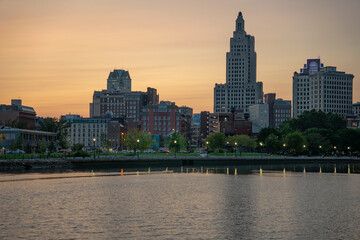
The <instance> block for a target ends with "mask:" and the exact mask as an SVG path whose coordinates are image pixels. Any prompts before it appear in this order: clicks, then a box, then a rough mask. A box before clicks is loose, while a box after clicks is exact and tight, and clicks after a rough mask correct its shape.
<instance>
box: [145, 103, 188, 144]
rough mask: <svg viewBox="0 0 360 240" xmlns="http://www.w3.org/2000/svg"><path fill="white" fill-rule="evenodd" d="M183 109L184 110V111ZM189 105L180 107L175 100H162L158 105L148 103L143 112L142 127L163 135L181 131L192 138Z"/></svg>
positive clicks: (154, 133)
mask: <svg viewBox="0 0 360 240" xmlns="http://www.w3.org/2000/svg"><path fill="white" fill-rule="evenodd" d="M182 111H183V112H182ZM185 112H187V113H190V112H191V114H192V110H191V111H190V110H189V108H187V107H178V106H176V105H175V103H174V102H168V101H161V102H160V103H159V104H158V105H147V106H145V107H144V108H143V111H142V112H141V114H140V115H141V129H142V130H143V131H144V132H149V133H151V134H153V135H159V136H161V137H166V136H169V135H170V134H171V133H173V132H174V131H177V132H180V133H181V134H182V135H183V136H184V137H185V139H186V140H187V141H189V140H190V133H191V115H188V114H186V113H185Z"/></svg>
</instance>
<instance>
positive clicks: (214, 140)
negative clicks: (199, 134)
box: [205, 132, 226, 151]
mask: <svg viewBox="0 0 360 240" xmlns="http://www.w3.org/2000/svg"><path fill="white" fill-rule="evenodd" d="M225 140H226V136H225V134H224V133H222V132H217V133H212V134H211V135H209V136H207V138H206V139H205V143H206V147H207V148H210V149H211V150H214V151H219V149H220V148H223V147H224V146H225Z"/></svg>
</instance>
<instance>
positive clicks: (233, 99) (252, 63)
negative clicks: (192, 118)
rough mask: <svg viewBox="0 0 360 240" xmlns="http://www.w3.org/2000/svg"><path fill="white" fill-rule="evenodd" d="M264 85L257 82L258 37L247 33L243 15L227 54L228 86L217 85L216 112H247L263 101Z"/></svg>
mask: <svg viewBox="0 0 360 240" xmlns="http://www.w3.org/2000/svg"><path fill="white" fill-rule="evenodd" d="M262 89H263V85H262V82H256V52H255V38H254V37H253V36H251V35H248V34H246V32H245V21H244V19H243V16H242V13H241V12H240V13H239V15H238V17H237V19H236V30H235V31H234V33H233V37H232V38H231V39H230V51H229V52H227V53H226V83H225V84H215V88H214V113H220V112H231V111H232V110H240V109H242V110H244V111H245V112H248V108H249V106H250V105H253V104H255V103H257V102H258V101H259V100H260V101H261V100H262V98H263V90H262Z"/></svg>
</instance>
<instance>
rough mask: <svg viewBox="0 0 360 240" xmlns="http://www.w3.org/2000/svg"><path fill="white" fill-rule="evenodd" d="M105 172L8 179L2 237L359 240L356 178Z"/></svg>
mask: <svg viewBox="0 0 360 240" xmlns="http://www.w3.org/2000/svg"><path fill="white" fill-rule="evenodd" d="M106 174H109V173H108V172H107V173H105V172H102V173H99V172H96V175H95V177H91V176H89V175H90V173H89V172H81V173H79V172H73V173H71V172H70V173H56V174H55V175H54V174H36V173H34V174H29V175H27V174H21V175H11V176H10V175H6V174H5V175H1V176H0V180H1V178H5V177H7V180H19V179H22V181H7V182H0V199H1V202H0V219H1V222H0V239H16V238H24V239H34V238H40V239H59V238H61V239H69V238H70V239H118V238H121V239H123V238H124V239H126V238H128V239H159V238H160V239H166V238H167V239H358V236H360V207H359V206H360V204H359V203H360V202H359V199H360V181H359V180H360V175H358V174H350V175H348V174H333V173H323V174H319V173H306V174H303V173H302V172H289V171H287V172H286V176H285V177H284V175H283V172H282V171H276V172H269V171H265V172H264V174H263V175H262V176H260V175H259V174H258V173H256V174H247V175H237V176H235V175H226V174H200V173H195V174H186V173H184V174H181V173H174V174H173V173H169V174H154V175H148V174H145V175H140V176H137V175H131V176H123V177H122V176H119V175H115V176H107V177H97V176H100V175H106ZM117 174H119V173H117ZM83 175H84V177H79V176H83ZM26 177H28V178H32V179H33V180H31V181H30V180H26ZM52 177H59V178H52ZM63 177H65V178H63ZM39 178H41V179H39Z"/></svg>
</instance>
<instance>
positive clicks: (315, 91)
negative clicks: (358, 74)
mask: <svg viewBox="0 0 360 240" xmlns="http://www.w3.org/2000/svg"><path fill="white" fill-rule="evenodd" d="M353 79H354V75H352V74H347V73H345V72H339V71H337V70H336V67H324V65H323V64H322V63H321V60H320V59H308V60H307V63H306V64H304V68H302V69H300V72H299V73H297V72H295V73H294V76H293V117H294V118H296V117H298V116H299V115H300V114H301V113H303V112H304V111H310V110H312V109H315V110H317V111H319V110H321V111H323V112H331V113H335V114H338V115H340V116H346V115H347V114H351V113H352V97H353Z"/></svg>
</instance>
